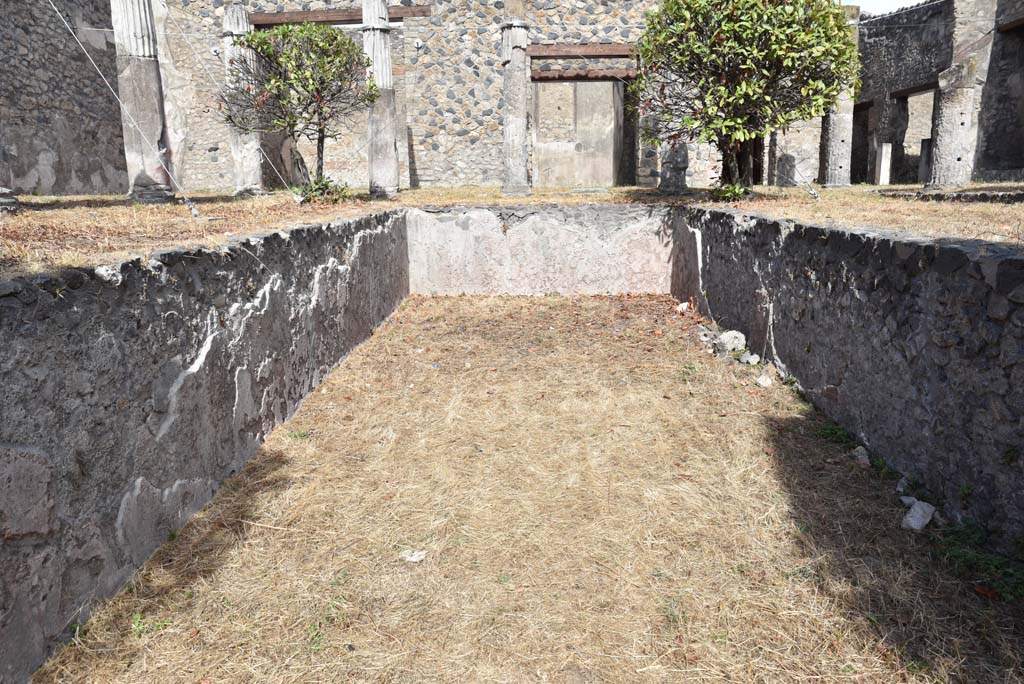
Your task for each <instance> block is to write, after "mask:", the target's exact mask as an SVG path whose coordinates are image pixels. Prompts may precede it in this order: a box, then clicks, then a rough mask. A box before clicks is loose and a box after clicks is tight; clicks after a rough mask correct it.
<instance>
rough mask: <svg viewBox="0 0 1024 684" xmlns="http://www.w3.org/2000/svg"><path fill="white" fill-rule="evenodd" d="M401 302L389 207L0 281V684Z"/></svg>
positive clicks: (177, 522)
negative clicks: (210, 246) (217, 246)
mask: <svg viewBox="0 0 1024 684" xmlns="http://www.w3.org/2000/svg"><path fill="white" fill-rule="evenodd" d="M408 291H409V269H408V248H407V244H406V234H405V223H404V216H403V215H401V214H380V215H377V216H375V217H372V218H366V219H361V220H356V221H350V222H346V223H341V224H336V225H329V226H312V227H307V228H297V229H294V230H292V231H291V232H290V233H289V234H287V235H285V234H282V233H275V234H270V235H267V236H263V237H258V238H251V239H248V240H242V241H240V242H237V243H235V244H233V245H231V246H229V247H227V248H225V249H224V250H198V251H192V252H168V253H165V254H163V255H158V256H156V257H155V258H154V260H152V261H149V262H148V263H141V262H139V261H133V262H128V263H125V264H122V265H120V266H119V267H113V268H101V269H98V270H97V271H96V272H95V273H93V272H87V271H78V270H75V271H67V272H64V273H62V274H60V275H59V276H57V277H46V276H41V277H38V278H34V279H31V280H19V281H13V282H0V339H3V340H4V354H3V359H2V360H0V387H3V392H2V396H3V401H2V402H0V682H2V683H3V684H21V682H23V681H24V680H25V679H27V677H28V675H29V674H30V673H31V672H32V670H33V669H34V668H35V667H36V666H38V665H39V664H40V663H41V662H42V660H43V658H44V656H45V655H46V653H47V651H48V650H49V649H50V648H51V647H52V645H53V644H54V643H55V641H56V640H57V639H59V638H60V637H61V636H62V635H66V634H67V630H68V629H69V628H70V625H72V624H74V623H80V622H82V621H83V620H84V618H85V616H86V615H87V612H88V607H89V603H90V601H92V600H93V599H95V598H99V597H104V596H109V595H111V594H113V593H114V592H115V591H116V590H117V589H118V587H120V586H121V585H122V584H123V583H124V582H125V581H126V580H127V579H128V577H130V575H131V573H132V572H133V570H134V569H135V568H136V567H138V565H140V564H141V563H142V562H143V561H144V560H145V559H146V558H147V557H148V556H149V554H150V553H151V552H152V551H153V550H154V549H155V548H156V547H157V546H158V545H159V544H161V543H162V542H164V541H165V540H166V539H167V537H168V534H169V533H171V532H172V531H174V530H176V529H177V528H178V527H180V526H181V525H182V524H184V522H185V521H186V520H187V519H188V518H189V517H190V516H191V515H192V514H193V513H195V512H196V511H197V510H198V509H199V508H200V507H201V506H202V505H203V504H204V503H205V502H206V501H207V500H209V498H210V497H211V495H212V494H213V492H214V490H215V489H216V488H217V487H218V485H219V484H220V483H221V482H222V481H223V480H224V479H225V478H226V477H228V476H229V475H231V474H233V473H235V472H237V471H238V469H239V468H241V466H242V465H243V464H244V463H245V461H246V460H247V459H248V458H249V457H250V456H252V455H253V453H254V452H255V450H256V449H257V447H258V445H259V444H260V442H261V441H262V439H263V438H264V437H265V436H266V435H267V433H268V432H269V431H270V430H271V429H272V428H273V427H274V426H275V425H277V424H279V423H281V422H282V421H284V420H285V419H287V418H288V417H289V416H290V415H291V414H292V413H293V412H294V411H295V410H296V409H297V408H298V406H299V403H300V402H301V401H302V399H303V398H304V397H305V396H306V395H307V394H308V393H309V392H310V390H311V389H312V388H313V387H315V386H316V384H317V383H318V382H319V381H320V380H321V379H322V378H323V377H324V376H325V375H326V374H327V372H328V371H330V370H331V369H332V368H333V367H334V366H335V365H336V364H338V363H339V362H340V361H341V360H342V359H343V358H344V356H345V355H346V354H347V353H348V352H349V351H350V350H351V349H352V348H353V347H354V346H355V345H356V344H358V343H359V342H360V341H362V340H363V339H365V338H366V337H367V336H369V335H370V334H371V331H372V330H373V328H374V327H375V326H376V325H378V324H379V323H380V322H381V321H382V320H384V318H386V317H387V316H388V315H389V314H390V313H391V311H392V310H393V309H394V308H395V306H396V305H397V304H398V303H399V302H400V301H401V300H402V299H403V298H404V297H405V296H406V294H407V293H408Z"/></svg>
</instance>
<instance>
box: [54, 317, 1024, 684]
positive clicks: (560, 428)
mask: <svg viewBox="0 0 1024 684" xmlns="http://www.w3.org/2000/svg"><path fill="white" fill-rule="evenodd" d="M695 323H696V321H695V320H694V319H692V318H686V317H681V316H679V315H677V314H676V313H675V308H674V302H672V301H671V300H669V299H667V298H584V299H563V298H542V299H418V298H413V299H410V300H408V301H407V302H406V303H405V304H404V305H403V307H402V308H401V309H400V311H399V312H398V313H397V314H396V315H395V316H394V317H393V318H392V319H391V320H390V321H389V322H388V323H387V324H386V325H385V326H384V327H383V329H382V330H381V331H379V332H378V334H377V335H376V336H375V337H374V338H373V339H372V340H370V341H369V342H368V343H367V344H365V345H364V346H362V347H361V348H360V349H358V350H357V351H356V352H355V353H353V354H352V356H351V357H350V358H349V360H348V361H347V362H346V363H345V364H344V365H343V366H342V367H341V368H340V369H339V370H337V371H336V372H335V373H334V374H333V375H332V376H331V377H330V379H329V380H328V381H327V382H326V383H325V384H324V385H323V386H322V388H321V389H319V390H317V392H316V393H315V395H314V396H313V397H311V398H310V399H309V400H308V401H307V402H306V404H305V405H304V406H303V408H302V409H301V410H300V411H299V413H298V414H297V415H296V416H295V417H294V419H293V420H292V421H290V422H289V423H288V424H287V425H285V426H283V427H282V428H281V429H280V430H278V431H277V432H276V433H275V434H274V435H273V436H272V438H271V439H270V441H269V442H268V444H267V445H266V448H265V449H264V450H263V452H262V453H261V455H259V456H258V457H257V458H256V459H254V461H253V462H252V463H251V464H250V465H249V466H248V467H247V468H246V469H245V470H244V472H242V473H241V474H240V475H239V476H238V477H236V478H235V479H234V480H232V481H231V482H230V483H228V484H227V485H226V486H225V487H224V489H223V490H222V491H221V493H220V494H219V495H218V496H217V498H216V499H215V500H214V502H212V504H211V505H210V506H208V507H207V509H206V510H204V511H203V512H202V513H201V514H200V515H199V516H198V517H197V518H196V519H195V520H193V521H192V522H191V523H190V524H189V525H188V526H187V527H186V528H185V529H183V530H182V531H181V532H180V534H179V535H178V536H177V538H176V539H175V540H173V541H172V542H170V543H168V544H167V545H166V546H165V547H164V548H163V549H161V550H160V551H159V552H158V553H157V555H156V556H155V557H154V558H153V559H151V561H150V562H149V563H147V565H146V566H145V568H144V569H143V570H142V571H141V572H140V574H139V575H138V577H137V578H136V579H135V581H134V582H133V583H132V584H131V586H130V587H128V588H127V589H126V590H125V591H124V592H123V593H122V594H121V595H120V596H118V597H117V598H115V599H114V600H113V601H111V602H109V603H108V604H106V605H105V606H103V607H101V608H99V609H98V610H97V611H96V613H95V614H94V616H93V618H92V619H91V620H90V621H89V623H88V624H87V625H85V627H84V628H83V630H82V631H81V632H80V635H79V638H78V639H77V640H76V641H75V642H74V643H72V644H71V645H69V646H68V647H67V648H65V649H64V650H63V651H62V652H60V653H59V654H57V655H56V656H55V657H54V658H53V660H52V661H51V662H50V663H48V664H47V665H46V667H45V668H44V669H43V670H42V671H41V672H40V673H39V674H38V675H37V678H36V681H38V682H58V681H59V682H124V683H129V682H131V683H135V682H147V683H148V684H153V683H158V682H183V683H184V682H188V683H191V684H195V683H197V682H204V683H206V682H209V683H213V682H216V683H218V684H220V683H223V682H347V681H353V682H419V681H431V682H460V683H467V682H566V683H572V684H577V683H583V682H679V681H687V682H690V681H694V682H705V681H706V682H721V681H733V682H765V683H768V682H771V683H778V682H797V681H810V680H815V681H826V682H838V681H852V682H894V681H898V682H904V681H906V682H947V681H954V682H957V681H958V682H1010V681H1021V679H1022V677H1021V674H1020V673H1021V668H1022V665H1024V662H1022V658H1021V655H1022V650H1024V640H1022V639H1021V638H1020V637H1021V634H1020V627H1019V624H1020V623H1019V622H1018V621H1017V620H1018V618H1019V616H1018V615H1017V614H1015V613H1014V612H1013V611H1014V610H1016V609H1015V608H1014V607H1012V606H1007V605H1005V604H1001V603H992V602H988V601H986V600H985V599H983V598H981V597H978V596H975V595H974V594H972V593H971V592H970V591H969V590H968V589H967V588H965V586H964V585H962V584H961V583H960V582H959V581H958V580H956V579H954V578H953V577H952V576H951V575H950V574H948V573H947V572H946V570H944V568H943V566H942V565H940V564H937V563H935V562H933V561H932V560H930V557H929V552H928V550H929V548H930V547H929V545H928V543H927V541H926V540H925V539H923V538H921V537H915V536H913V535H912V534H910V533H908V532H905V531H903V530H901V529H899V521H900V517H901V515H902V509H900V507H899V505H898V504H897V503H895V502H894V501H893V496H892V494H891V492H892V482H890V481H886V480H884V479H883V478H882V477H881V476H879V475H878V474H876V473H875V472H873V471H870V470H861V469H859V468H857V467H856V466H855V465H854V464H852V463H851V462H850V460H849V459H848V458H847V456H846V454H845V448H844V447H841V446H839V445H837V444H834V443H830V442H828V441H827V440H826V439H825V437H824V435H827V434H829V431H828V430H827V427H828V424H827V423H825V422H824V421H823V420H822V419H821V418H820V417H819V416H817V415H816V414H815V413H814V412H813V411H812V410H811V409H809V408H808V407H807V406H806V405H805V404H803V403H802V402H801V401H800V400H799V398H798V397H797V396H796V395H795V393H794V392H792V391H791V390H790V389H788V388H787V387H785V386H783V385H782V384H781V383H775V384H774V385H773V386H772V387H770V388H768V389H762V388H760V387H758V386H757V385H756V384H755V379H756V378H757V376H758V374H759V373H760V370H758V369H753V368H750V367H747V366H741V365H739V364H736V363H732V362H727V361H723V360H720V359H715V358H713V357H711V356H709V355H708V354H707V352H706V351H704V350H703V348H702V347H701V345H700V344H699V342H698V341H697V339H696V330H695ZM416 552H422V553H419V554H417V555H411V554H415V553H416ZM410 557H411V558H412V559H413V560H416V559H419V558H421V557H422V558H421V560H419V562H410V561H409V560H404V559H403V558H410Z"/></svg>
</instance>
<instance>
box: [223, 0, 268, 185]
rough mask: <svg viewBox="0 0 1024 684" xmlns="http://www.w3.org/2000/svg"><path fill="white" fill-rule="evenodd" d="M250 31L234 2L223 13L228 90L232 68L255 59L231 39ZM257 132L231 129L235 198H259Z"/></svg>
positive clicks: (246, 16)
mask: <svg viewBox="0 0 1024 684" xmlns="http://www.w3.org/2000/svg"><path fill="white" fill-rule="evenodd" d="M249 31H252V24H251V23H249V14H248V12H247V11H246V9H245V5H243V4H242V3H241V0H234V2H232V3H231V4H230V5H228V6H227V7H226V8H225V10H224V34H223V41H224V56H225V59H224V67H225V69H226V70H227V78H226V80H227V83H228V87H232V86H237V85H238V84H237V83H236V82H235V80H236V79H237V78H238V72H237V70H236V65H237V64H239V63H243V62H252V61H254V60H255V57H254V56H253V53H252V50H250V49H249V48H245V47H241V46H239V45H235V40H236V39H238V38H241V37H242V36H244V35H245V34H247V33H249ZM260 144H261V140H260V135H259V133H244V132H242V131H239V130H237V129H236V128H234V127H233V126H232V127H231V156H232V157H233V158H234V160H235V168H234V179H235V196H236V197H237V196H251V195H262V194H264V193H265V190H264V188H263V154H262V152H261V151H260Z"/></svg>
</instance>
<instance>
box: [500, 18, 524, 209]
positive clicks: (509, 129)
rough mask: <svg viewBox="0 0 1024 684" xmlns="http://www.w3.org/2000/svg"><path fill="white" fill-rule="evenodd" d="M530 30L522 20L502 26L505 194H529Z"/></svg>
mask: <svg viewBox="0 0 1024 684" xmlns="http://www.w3.org/2000/svg"><path fill="white" fill-rule="evenodd" d="M529 44H530V35H529V28H528V27H527V25H526V23H525V22H523V21H518V20H513V21H508V22H506V23H504V24H502V26H501V64H502V67H503V68H504V72H505V73H504V76H505V82H504V86H503V90H502V95H503V97H504V101H505V110H504V112H503V114H504V119H505V178H504V184H503V186H502V192H504V193H505V194H506V195H528V194H530V154H529V149H528V148H527V138H526V135H527V110H528V108H529V103H530V58H529V56H528V55H527V54H526V49H527V47H529Z"/></svg>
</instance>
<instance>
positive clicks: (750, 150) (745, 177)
mask: <svg viewBox="0 0 1024 684" xmlns="http://www.w3.org/2000/svg"><path fill="white" fill-rule="evenodd" d="M754 143H755V141H754V140H747V141H746V142H742V143H740V151H739V171H740V173H739V177H740V184H741V185H742V186H743V187H745V188H751V187H753V186H754Z"/></svg>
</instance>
